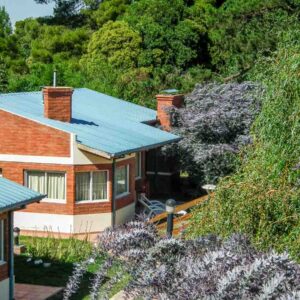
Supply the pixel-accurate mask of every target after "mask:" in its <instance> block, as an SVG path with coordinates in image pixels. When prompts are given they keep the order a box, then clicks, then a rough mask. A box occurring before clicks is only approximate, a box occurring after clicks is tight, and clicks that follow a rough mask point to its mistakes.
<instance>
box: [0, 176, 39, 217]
mask: <svg viewBox="0 0 300 300" xmlns="http://www.w3.org/2000/svg"><path fill="white" fill-rule="evenodd" d="M43 198H45V195H41V194H39V193H36V192H34V191H32V190H30V189H28V188H26V187H24V186H22V185H19V184H17V183H15V182H12V181H10V180H7V179H5V178H2V177H0V212H3V211H8V210H13V209H15V208H17V207H20V206H22V205H26V204H30V203H33V202H36V201H39V200H41V199H43Z"/></svg>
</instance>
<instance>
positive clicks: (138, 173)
mask: <svg viewBox="0 0 300 300" xmlns="http://www.w3.org/2000/svg"><path fill="white" fill-rule="evenodd" d="M141 177H142V152H137V153H136V154H135V178H141Z"/></svg>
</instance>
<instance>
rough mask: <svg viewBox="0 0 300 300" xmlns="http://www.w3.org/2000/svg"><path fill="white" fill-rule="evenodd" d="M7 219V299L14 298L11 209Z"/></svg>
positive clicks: (12, 216)
mask: <svg viewBox="0 0 300 300" xmlns="http://www.w3.org/2000/svg"><path fill="white" fill-rule="evenodd" d="M8 219H9V231H10V232H9V300H13V299H14V292H15V291H14V283H15V282H14V281H15V278H14V215H13V211H10V212H9V214H8Z"/></svg>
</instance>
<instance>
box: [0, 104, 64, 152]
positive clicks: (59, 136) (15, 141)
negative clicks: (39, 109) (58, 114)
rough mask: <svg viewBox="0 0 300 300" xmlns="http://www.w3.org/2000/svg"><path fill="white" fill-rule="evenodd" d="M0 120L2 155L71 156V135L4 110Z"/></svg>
mask: <svg viewBox="0 0 300 300" xmlns="http://www.w3.org/2000/svg"><path fill="white" fill-rule="evenodd" d="M0 120H2V122H1V126H0V154H16V155H18V154H19V155H37V156H58V157H69V156H70V134H68V133H66V132H63V131H60V130H57V129H54V128H52V127H48V126H45V125H42V124H39V123H37V122H34V121H31V120H28V119H25V118H23V117H19V116H16V115H14V114H11V113H8V112H5V111H3V110H0ZM4 120H5V121H4Z"/></svg>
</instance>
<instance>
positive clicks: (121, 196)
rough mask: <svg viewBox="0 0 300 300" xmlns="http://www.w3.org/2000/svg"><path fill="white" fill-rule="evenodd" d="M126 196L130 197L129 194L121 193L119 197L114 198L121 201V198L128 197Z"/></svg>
mask: <svg viewBox="0 0 300 300" xmlns="http://www.w3.org/2000/svg"><path fill="white" fill-rule="evenodd" d="M128 195H130V193H129V192H126V193H122V194H120V195H118V196H116V199H121V198H124V197H126V196H128Z"/></svg>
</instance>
